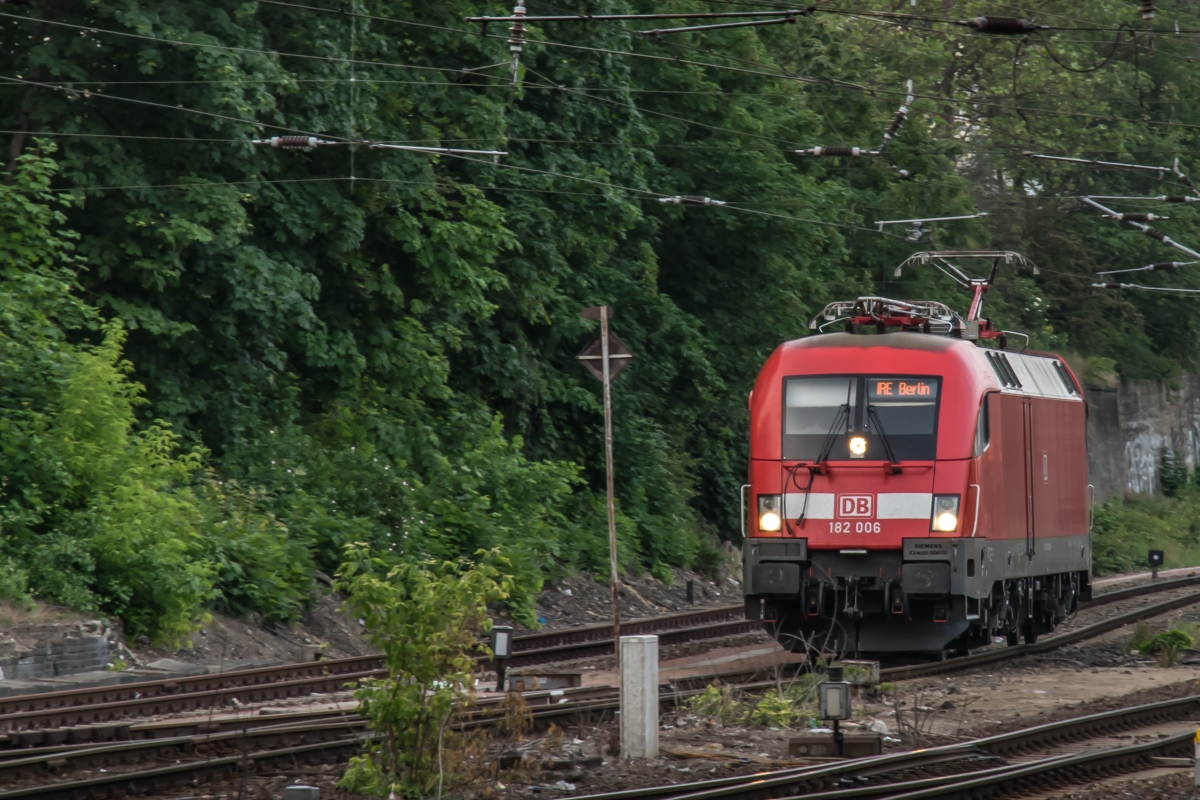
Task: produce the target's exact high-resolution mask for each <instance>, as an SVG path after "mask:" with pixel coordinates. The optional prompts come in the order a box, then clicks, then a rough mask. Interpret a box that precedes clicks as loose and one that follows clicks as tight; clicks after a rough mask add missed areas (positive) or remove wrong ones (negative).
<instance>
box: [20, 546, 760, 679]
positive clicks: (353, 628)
mask: <svg viewBox="0 0 1200 800" xmlns="http://www.w3.org/2000/svg"><path fill="white" fill-rule="evenodd" d="M671 577H672V580H671V582H670V583H664V582H662V581H659V580H657V579H656V578H654V577H652V576H650V575H648V574H646V575H641V576H636V577H634V576H624V577H623V579H622V589H621V614H622V618H623V619H627V620H628V619H635V618H640V617H650V616H659V615H662V614H669V613H673V612H682V611H686V610H689V609H693V608H703V607H707V606H723V605H731V604H737V603H740V602H741V597H742V587H741V583H740V581H741V560H740V553H739V551H738V550H737V549H736V548H734V547H733V546H732V545H730V544H726V545H725V550H724V559H723V561H722V564H721V566H720V569H719V574H718V575H717V576H712V577H706V576H703V575H700V574H698V573H695V572H690V571H688V570H682V569H675V570H672V573H671ZM688 581H692V582H693V596H694V603H690V604H689V603H688V602H687V584H688ZM314 591H315V592H316V593H317V597H318V599H317V602H316V603H315V605H314V607H313V608H312V609H310V610H309V611H308V612H306V613H305V615H304V616H303V618H302V619H301V620H300V621H299V622H297V623H294V624H291V625H279V624H264V623H263V622H262V620H261V619H260V618H259V617H258V616H257V615H250V616H249V617H247V618H245V619H235V618H232V617H227V616H224V615H222V614H216V613H214V614H212V615H211V619H210V620H209V622H207V623H206V624H204V625H201V626H200V627H199V628H197V629H196V630H195V631H194V632H193V633H192V635H191V636H190V637H189V639H188V640H187V641H185V642H183V643H182V646H181V647H177V648H165V647H153V646H151V643H150V640H149V639H147V638H146V637H137V638H135V639H133V640H132V641H127V642H126V645H127V646H128V648H129V650H130V651H131V653H132V656H133V659H132V663H131V664H130V666H146V665H148V664H152V663H154V662H156V661H161V660H163V659H166V660H168V661H172V662H182V663H185V664H196V665H204V666H205V667H208V668H217V669H221V668H229V667H230V666H232V667H233V668H242V667H250V666H255V665H265V664H272V663H284V662H289V661H303V660H309V659H311V658H314V657H316V655H317V654H318V653H319V654H321V655H322V656H324V657H325V658H343V657H348V656H359V655H366V654H368V653H370V652H371V647H370V645H369V644H368V643H367V641H366V638H365V636H364V633H365V632H364V631H363V628H362V626H361V625H359V624H358V621H357V620H356V619H352V618H351V617H349V616H348V615H346V614H345V613H343V612H342V611H341V610H340V606H341V604H342V598H341V597H340V596H338V595H336V594H333V593H331V591H330V589H329V588H328V587H327V586H325V585H323V584H321V583H316V582H314ZM611 597H612V595H611V590H610V588H609V584H607V583H602V582H600V581H597V580H596V579H595V578H594V577H592V576H591V575H589V574H587V573H579V574H576V575H572V576H570V577H567V578H564V579H563V580H560V581H553V582H549V583H547V585H546V586H545V587H544V589H543V591H542V593H541V595H540V597H539V600H538V604H537V615H538V618H539V622H540V626H539V628H540V629H542V630H545V629H554V628H571V627H578V626H582V625H595V624H598V623H605V622H608V621H610V620H611V618H612V612H611V608H612V604H611ZM92 616H93V615H88V614H81V613H79V612H77V611H74V610H73V609H69V608H63V607H60V606H53V605H49V604H45V603H33V604H32V605H29V606H16V605H13V604H10V603H5V602H2V601H0V633H3V631H4V629H6V628H8V627H11V626H13V625H16V624H19V623H23V622H56V621H74V620H84V619H90V618H92ZM495 619H496V621H497V622H501V623H504V622H509V623H511V622H512V621H511V620H510V619H508V618H507V617H506V616H505V615H504V613H503V610H502V609H498V610H497V613H496V615H495ZM514 625H515V627H516V628H517V630H518V631H519V632H520V631H526V630H528V629H527V628H525V627H524V626H522V625H519V624H515V623H514ZM680 647H684V648H690V649H691V650H692V651H694V650H695V649H696V648H697V647H703V644H702V643H693V644H692V645H682V646H680Z"/></svg>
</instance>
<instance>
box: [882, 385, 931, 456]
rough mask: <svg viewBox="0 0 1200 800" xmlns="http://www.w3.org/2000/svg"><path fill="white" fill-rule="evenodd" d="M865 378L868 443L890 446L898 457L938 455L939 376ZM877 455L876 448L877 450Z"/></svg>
mask: <svg viewBox="0 0 1200 800" xmlns="http://www.w3.org/2000/svg"><path fill="white" fill-rule="evenodd" d="M866 381H867V393H866V395H867V412H868V413H867V430H868V431H870V432H871V433H872V434H874V435H873V436H872V437H871V438H872V442H871V444H876V441H875V440H879V441H878V444H879V445H880V446H881V447H882V446H883V445H884V442H883V441H882V440H883V439H885V438H886V440H887V441H886V444H887V445H890V446H891V449H892V452H893V453H895V455H896V460H898V461H932V460H933V459H934V458H936V457H937V412H938V395H939V394H940V393H941V392H940V389H941V381H940V380H939V379H938V378H912V377H905V376H894V377H877V376H871V377H869V378H867V379H866ZM876 457H877V458H878V457H881V456H880V455H879V450H878V449H877V450H876Z"/></svg>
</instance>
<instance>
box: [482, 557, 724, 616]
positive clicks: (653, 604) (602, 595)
mask: <svg viewBox="0 0 1200 800" xmlns="http://www.w3.org/2000/svg"><path fill="white" fill-rule="evenodd" d="M722 554H723V558H722V561H721V564H720V567H719V569H718V574H717V575H716V576H711V577H706V576H704V575H701V574H699V573H697V572H692V571H690V570H685V569H677V568H675V569H672V570H671V581H670V582H669V583H664V582H662V581H660V580H658V579H657V578H655V577H653V576H651V575H649V574H643V575H640V576H630V575H625V576H622V578H621V592H620V603H621V618H622V619H636V618H639V617H655V616H660V615H662V614H671V613H679V612H684V611H688V610H690V609H694V608H703V607H705V606H725V605H736V604H738V603H740V602H742V583H741V581H742V561H741V551H740V550H739V549H737V548H735V547H734V546H733V545H732V544H730V543H729V542H726V543H725V544H724V545H723V550H722ZM688 581H692V584H693V598H694V601H695V602H694V603H691V604H689V603H688V601H687V584H688ZM537 615H538V618H539V620H540V621H541V626H542V629H545V628H575V627H580V626H583V625H598V624H601V623H605V622H610V621H611V620H612V589H611V587H610V585H609V584H608V583H607V582H605V583H601V582H600V581H597V580H596V579H595V578H594V577H593V576H591V575H590V574H587V573H579V574H576V575H572V576H570V577H568V578H564V579H563V580H559V581H548V582H547V583H546V585H545V586H544V587H543V588H542V593H541V596H540V597H539V598H538V602H537ZM500 620H503V621H505V622H507V623H509V624H512V625H514V626H515V628H516V629H517V631H518V632H521V631H526V630H528V629H527V628H525V627H524V626H522V625H520V624H519V623H515V622H513V621H512V620H510V619H508V618H507V617H506V616H505V615H504V614H503V612H502V611H500V612H499V613H498V614H497V621H500Z"/></svg>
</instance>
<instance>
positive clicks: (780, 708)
mask: <svg viewBox="0 0 1200 800" xmlns="http://www.w3.org/2000/svg"><path fill="white" fill-rule="evenodd" d="M799 716H800V715H799V713H798V710H797V709H796V707H795V706H794V705H793V703H792V701H791V700H789V699H788V698H787V697H785V696H782V695H780V694H778V693H776V692H767V693H766V694H764V695H763V696H762V698H761V699H760V700H759V701H758V702H757V703H755V704H754V708H753V710H751V712H750V721H751V722H752V723H754V724H756V725H766V726H769V727H772V728H790V727H792V724H793V723H794V722H795V721H796V719H797V718H798V717H799Z"/></svg>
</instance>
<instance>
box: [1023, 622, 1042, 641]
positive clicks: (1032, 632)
mask: <svg viewBox="0 0 1200 800" xmlns="http://www.w3.org/2000/svg"><path fill="white" fill-rule="evenodd" d="M1021 633H1022V634H1023V635H1024V637H1025V644H1033V643H1035V642H1036V641H1037V640H1038V632H1037V628H1036V627H1034V625H1033V620H1029V621H1028V622H1026V623H1025V625H1024V626H1023V629H1022V631H1021Z"/></svg>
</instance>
